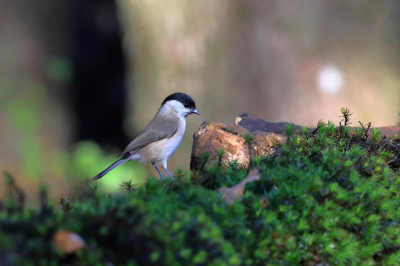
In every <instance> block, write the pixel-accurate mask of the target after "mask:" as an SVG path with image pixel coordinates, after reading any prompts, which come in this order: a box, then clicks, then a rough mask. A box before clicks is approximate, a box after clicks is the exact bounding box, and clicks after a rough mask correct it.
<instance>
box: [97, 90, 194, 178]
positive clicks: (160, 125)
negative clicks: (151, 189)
mask: <svg viewBox="0 0 400 266" xmlns="http://www.w3.org/2000/svg"><path fill="white" fill-rule="evenodd" d="M189 114H197V115H201V113H200V112H199V110H197V109H196V104H195V102H194V101H193V99H192V98H191V97H190V96H189V95H187V94H185V93H181V92H177V93H173V94H171V95H169V96H168V97H167V98H165V100H164V101H163V102H162V104H161V107H160V108H159V109H158V112H157V114H156V115H155V116H154V118H153V120H151V121H150V123H149V124H148V125H147V126H146V127H145V128H144V129H143V130H142V131H141V132H140V133H139V134H138V135H137V136H136V137H135V139H134V140H133V141H132V142H131V143H129V145H128V146H127V147H126V148H125V150H124V151H123V152H122V153H121V154H120V156H122V157H121V159H119V160H118V161H116V162H115V163H113V164H112V165H110V166H109V167H107V168H106V169H105V170H104V171H102V172H101V173H99V174H98V175H96V176H95V177H93V178H92V180H97V179H100V178H102V177H103V176H104V175H105V174H107V173H108V172H110V171H111V170H112V169H114V168H115V167H117V166H119V165H121V164H123V163H124V162H126V161H129V160H132V161H136V160H138V161H139V162H140V163H142V164H145V163H147V162H151V163H152V164H153V166H154V167H155V168H156V170H157V172H158V173H159V174H160V176H161V178H162V179H164V176H163V175H162V173H161V171H160V169H158V167H157V163H160V165H161V167H162V168H163V169H164V170H165V172H166V173H167V174H168V175H169V176H170V177H171V178H172V179H173V177H172V175H171V174H170V172H168V169H167V160H168V159H169V157H171V155H172V154H173V153H174V151H175V150H176V148H177V147H178V146H179V144H180V143H181V140H182V137H183V134H184V133H185V128H186V117H187V116H188V115H189Z"/></svg>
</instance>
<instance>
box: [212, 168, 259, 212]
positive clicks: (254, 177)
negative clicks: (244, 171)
mask: <svg viewBox="0 0 400 266" xmlns="http://www.w3.org/2000/svg"><path fill="white" fill-rule="evenodd" d="M258 180H260V175H259V169H252V170H250V172H249V175H248V176H247V177H246V178H245V179H243V181H242V182H240V183H239V184H237V185H235V186H233V187H230V188H227V187H221V188H220V189H218V191H219V193H220V194H221V195H222V197H223V198H224V199H225V200H226V201H227V202H229V203H230V204H232V203H233V202H234V201H235V199H237V198H241V197H242V196H243V193H244V189H245V187H246V184H247V183H249V182H254V181H258Z"/></svg>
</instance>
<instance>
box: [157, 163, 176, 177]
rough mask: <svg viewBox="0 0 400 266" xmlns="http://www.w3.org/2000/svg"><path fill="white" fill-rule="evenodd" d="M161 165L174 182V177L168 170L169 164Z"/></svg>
mask: <svg viewBox="0 0 400 266" xmlns="http://www.w3.org/2000/svg"><path fill="white" fill-rule="evenodd" d="M160 164H161V167H162V169H164V171H165V172H166V173H167V174H168V175H169V177H171V178H172V180H174V178H173V177H172V175H171V173H170V172H169V171H168V169H167V162H162V163H160Z"/></svg>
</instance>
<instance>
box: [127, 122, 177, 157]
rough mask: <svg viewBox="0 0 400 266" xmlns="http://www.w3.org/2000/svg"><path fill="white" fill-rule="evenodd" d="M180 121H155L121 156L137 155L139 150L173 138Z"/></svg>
mask: <svg viewBox="0 0 400 266" xmlns="http://www.w3.org/2000/svg"><path fill="white" fill-rule="evenodd" d="M178 126H179V119H174V118H169V119H168V118H165V117H164V118H158V117H154V119H153V120H151V122H150V123H149V124H148V125H147V126H146V127H145V128H144V129H143V130H142V132H140V133H139V134H138V135H137V136H136V137H135V139H134V140H132V142H131V143H129V145H128V146H127V147H126V148H125V150H124V151H123V152H122V153H121V155H126V154H127V153H135V152H136V151H138V150H139V149H141V148H143V147H145V146H147V145H149V144H150V143H153V142H155V141H159V140H162V139H165V138H171V137H172V136H174V135H175V133H176V132H177V131H178Z"/></svg>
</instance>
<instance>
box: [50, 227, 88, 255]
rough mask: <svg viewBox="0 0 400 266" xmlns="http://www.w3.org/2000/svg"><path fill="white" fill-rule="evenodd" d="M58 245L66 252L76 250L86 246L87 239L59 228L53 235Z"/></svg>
mask: <svg viewBox="0 0 400 266" xmlns="http://www.w3.org/2000/svg"><path fill="white" fill-rule="evenodd" d="M53 241H54V243H55V244H56V246H57V247H58V248H59V249H61V250H62V251H64V252H66V253H72V252H75V251H76V250H78V249H81V248H84V247H85V246H86V243H85V241H84V240H83V239H82V238H81V237H80V236H79V235H77V234H75V233H73V232H69V231H65V230H59V231H58V232H57V233H56V234H55V235H54V237H53Z"/></svg>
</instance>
